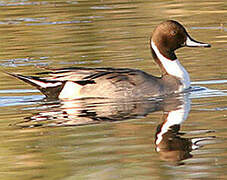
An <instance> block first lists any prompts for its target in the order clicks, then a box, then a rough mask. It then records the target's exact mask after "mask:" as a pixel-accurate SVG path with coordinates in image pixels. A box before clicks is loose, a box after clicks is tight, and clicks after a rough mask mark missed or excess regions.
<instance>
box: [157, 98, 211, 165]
mask: <svg viewBox="0 0 227 180" xmlns="http://www.w3.org/2000/svg"><path fill="white" fill-rule="evenodd" d="M164 102H167V103H164V104H163V116H162V118H163V119H162V123H161V124H159V125H158V127H157V131H156V135H155V145H156V151H157V152H158V153H159V154H160V158H161V159H162V160H165V161H171V162H179V161H181V160H184V159H187V158H190V157H192V155H191V154H190V152H191V151H193V150H196V149H198V148H200V147H201V146H203V145H205V144H207V143H210V140H211V139H214V138H215V137H214V136H208V137H194V138H193V137H192V138H184V137H183V135H185V134H191V132H189V133H186V132H185V133H182V132H180V127H181V124H182V123H183V122H184V121H185V120H186V119H187V117H188V114H189V112H190V108H191V102H190V99H189V98H188V96H187V95H184V96H180V97H178V98H170V99H168V100H167V101H164ZM209 132H212V131H210V130H203V131H197V132H194V133H192V134H194V135H195V134H202V133H209Z"/></svg>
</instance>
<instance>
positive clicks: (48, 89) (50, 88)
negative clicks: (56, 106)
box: [6, 72, 65, 98]
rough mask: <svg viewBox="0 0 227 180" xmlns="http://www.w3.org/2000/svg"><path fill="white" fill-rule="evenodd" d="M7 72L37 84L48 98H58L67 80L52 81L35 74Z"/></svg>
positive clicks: (29, 82) (31, 83)
mask: <svg viewBox="0 0 227 180" xmlns="http://www.w3.org/2000/svg"><path fill="white" fill-rule="evenodd" d="M6 74H8V75H10V76H13V77H16V78H17V79H20V80H22V81H24V82H26V83H28V84H30V85H32V86H35V87H36V88H37V89H39V90H40V91H41V92H42V93H43V94H44V95H45V96H46V97H47V98H57V97H58V95H59V93H60V92H61V90H62V88H63V87H64V84H65V82H61V81H50V80H46V79H44V78H40V77H35V76H23V75H20V74H12V73H8V72H6Z"/></svg>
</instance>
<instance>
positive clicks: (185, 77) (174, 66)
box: [151, 41, 190, 92]
mask: <svg viewBox="0 0 227 180" xmlns="http://www.w3.org/2000/svg"><path fill="white" fill-rule="evenodd" d="M151 47H152V48H153V50H154V51H155V53H156V55H157V57H158V59H159V60H160V62H161V63H162V65H163V67H164V68H165V70H166V72H167V73H168V74H169V75H172V76H175V77H177V78H179V79H180V81H181V83H182V87H180V88H179V90H178V91H179V92H181V91H183V90H184V89H187V88H189V87H190V77H189V74H188V72H187V71H186V70H185V68H184V67H183V66H182V65H181V64H180V62H179V60H178V59H175V60H170V59H168V58H166V57H164V56H163V55H162V54H161V53H160V52H159V50H158V48H157V46H156V45H155V44H154V42H153V41H151Z"/></svg>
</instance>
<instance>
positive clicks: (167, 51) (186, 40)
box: [12, 20, 210, 99]
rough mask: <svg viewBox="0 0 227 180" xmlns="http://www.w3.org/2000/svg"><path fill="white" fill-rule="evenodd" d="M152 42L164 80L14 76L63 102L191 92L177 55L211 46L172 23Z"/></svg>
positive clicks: (120, 74) (100, 72)
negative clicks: (183, 49)
mask: <svg viewBox="0 0 227 180" xmlns="http://www.w3.org/2000/svg"><path fill="white" fill-rule="evenodd" d="M150 42H151V50H152V55H153V57H154V60H155V61H156V63H157V64H158V65H159V66H160V69H161V71H162V76H161V77H155V76H152V75H150V74H148V73H146V72H143V71H141V70H136V69H126V68H120V69H114V68H65V69H54V70H51V71H50V72H44V73H39V74H43V75H48V76H47V77H37V76H23V75H16V74H12V75H13V76H14V77H17V78H19V79H21V80H23V81H25V82H27V83H29V84H31V85H33V86H35V87H36V88H38V89H39V90H40V91H41V92H42V93H43V94H44V95H46V96H47V97H54V98H59V99H75V98H84V97H101V98H141V97H156V96H161V95H166V94H172V93H178V92H182V91H184V90H185V89H188V88H189V87H190V77H189V74H188V72H187V71H186V70H185V69H184V67H183V66H182V65H181V64H180V62H179V60H178V59H177V57H176V55H175V53H174V51H175V50H176V49H178V48H180V47H183V46H192V47H195V46H203V47H210V45H209V44H205V43H200V42H197V41H194V40H193V39H192V38H191V37H190V36H189V35H188V33H187V32H186V30H185V29H184V27H183V26H182V25H180V24H179V23H178V22H176V21H172V20H169V21H165V22H163V23H161V24H160V25H159V26H158V27H157V28H156V29H155V31H154V33H153V36H152V38H151V41H150Z"/></svg>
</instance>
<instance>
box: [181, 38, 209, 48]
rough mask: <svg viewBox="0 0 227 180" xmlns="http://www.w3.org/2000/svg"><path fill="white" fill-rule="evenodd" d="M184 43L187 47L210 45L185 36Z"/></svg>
mask: <svg viewBox="0 0 227 180" xmlns="http://www.w3.org/2000/svg"><path fill="white" fill-rule="evenodd" d="M185 45H186V46H188V47H211V45H210V44H206V43H202V42H198V41H196V40H194V39H192V38H190V37H187V39H186V42H185Z"/></svg>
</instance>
